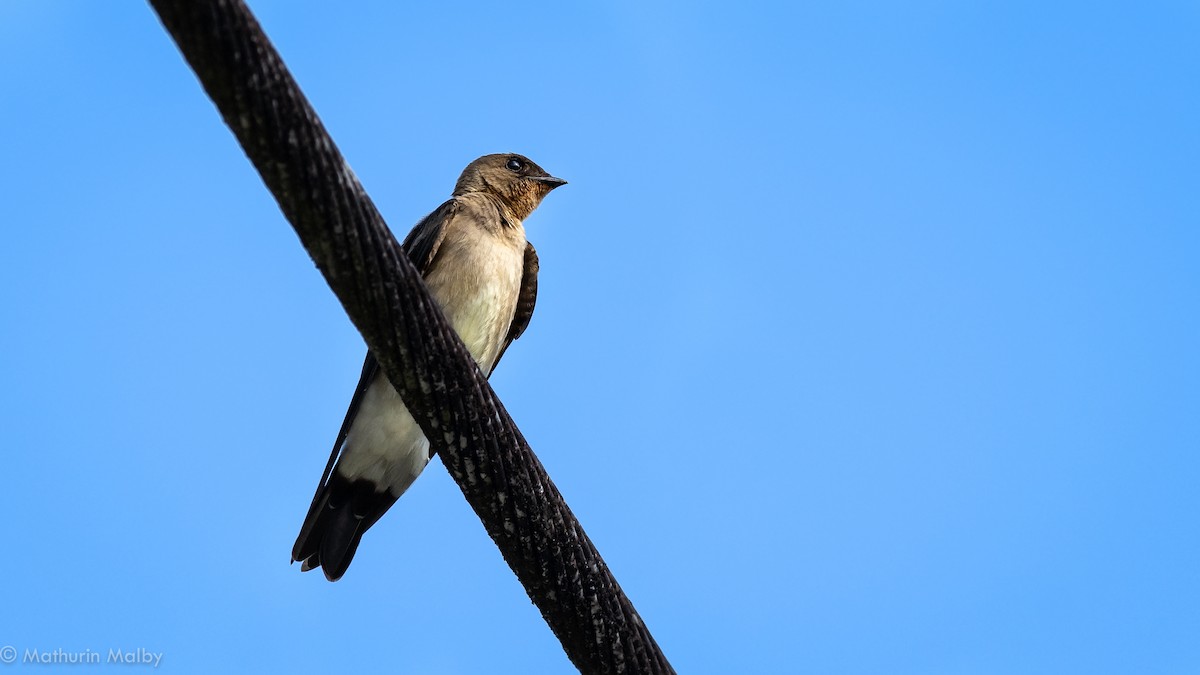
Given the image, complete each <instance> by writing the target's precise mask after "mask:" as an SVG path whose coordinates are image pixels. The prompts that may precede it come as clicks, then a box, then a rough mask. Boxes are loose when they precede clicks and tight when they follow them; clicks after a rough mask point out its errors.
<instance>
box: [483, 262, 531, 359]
mask: <svg viewBox="0 0 1200 675" xmlns="http://www.w3.org/2000/svg"><path fill="white" fill-rule="evenodd" d="M537 276H538V255H537V249H535V248H534V247H533V244H531V243H530V242H528V241H527V242H525V271H524V272H523V273H522V274H521V294H520V295H518V296H517V311H516V312H515V313H513V321H512V325H511V326H509V327H508V335H507V336H505V338H504V346H503V347H501V348H500V353H499V354H497V355H496V361H495V363H493V364H492V369H493V370H495V368H496V364H497V363H500V357H502V356H504V352H506V351H508V346H509V345H511V344H512V342H513V340H516V339H517V338H519V337H521V334H522V333H524V332H525V329H526V328H528V327H529V320H530V319H532V318H533V306H534V305H536V304H537Z"/></svg>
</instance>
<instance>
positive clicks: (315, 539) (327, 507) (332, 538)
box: [292, 471, 396, 581]
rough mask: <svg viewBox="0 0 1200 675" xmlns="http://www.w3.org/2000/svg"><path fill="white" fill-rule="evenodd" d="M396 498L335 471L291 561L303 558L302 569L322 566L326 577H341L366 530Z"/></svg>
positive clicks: (307, 520)
mask: <svg viewBox="0 0 1200 675" xmlns="http://www.w3.org/2000/svg"><path fill="white" fill-rule="evenodd" d="M395 501H396V498H395V497H392V496H391V495H390V494H388V493H387V492H386V491H385V492H378V491H376V489H375V485H374V483H371V482H369V481H361V480H360V481H354V482H350V481H348V480H346V479H345V478H343V477H342V476H341V475H339V474H338V473H337V472H336V471H335V472H333V474H332V475H331V476H330V477H329V482H328V483H326V484H325V485H324V487H322V488H321V490H320V492H318V493H317V496H316V498H315V499H314V500H313V503H312V506H311V507H309V509H308V516H306V517H305V519H304V525H303V526H302V527H301V528H300V536H298V537H296V544H295V546H293V547H292V562H296V561H297V560H299V561H301V563H302V566H301V567H300V571H302V572H307V571H309V570H313V569H316V568H318V567H320V568H321V569H322V570H323V571H324V572H325V578H326V579H328V580H330V581H337V580H338V579H341V578H342V575H343V574H345V573H346V568H348V567H350V561H351V560H353V559H354V552H355V551H356V550H358V542H359V541H361V540H362V536H363V533H364V532H366V531H367V530H368V529H369V528H370V527H371V526H372V525H374V524H375V521H377V520H379V517H380V516H382V515H383V514H384V512H385V511H387V510H388V509H389V508H390V507H391V505H392V504H393V503H395Z"/></svg>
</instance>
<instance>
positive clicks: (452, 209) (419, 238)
mask: <svg viewBox="0 0 1200 675" xmlns="http://www.w3.org/2000/svg"><path fill="white" fill-rule="evenodd" d="M458 211H459V203H458V201H457V200H455V199H450V200H447V201H446V202H444V203H443V204H442V205H441V206H439V207H437V208H436V209H434V210H433V213H430V214H429V215H427V216H425V217H424V218H422V219H421V222H419V223H417V224H416V226H415V227H413V229H412V231H411V232H409V233H408V236H407V237H405V238H404V243H403V244H401V245H400V247H401V248H402V249H404V252H405V253H406V254H408V259H409V261H410V262H412V264H413V266H414V267H416V268H417V272H419V273H420V274H421V276H422V277H423V276H425V275H426V274H428V273H429V270H430V269H431V268H432V267H433V261H434V259H435V258H437V254H438V248H439V247H440V246H441V243H442V239H444V238H445V236H446V223H447V222H449V221H450V220H451V219H452V218H454V216H455V215H457V214H458ZM526 259H528V254H527V255H526ZM535 260H536V256H535ZM530 309H531V310H532V307H531V308H530ZM378 374H379V362H378V361H376V360H375V355H374V354H372V353H371V352H370V350H368V351H367V358H366V360H365V361H364V362H363V369H362V375H361V376H359V378H358V386H357V387H355V389H354V396H353V397H351V398H350V407H349V408H348V409H347V410H346V417H345V419H343V420H342V427H341V429H339V430H338V435H337V440H335V441H334V442H333V450H332V451H331V452H330V453H329V462H328V463H326V464H325V472H324V473H323V474H321V482H320V483H318V484H317V493H316V494H315V495H313V501H312V504H311V505H310V506H309V509H308V517H307V518H306V519H305V527H306V528H307V527H308V524H309V523H312V522H313V520H314V519H313V512H314V510H316V508H317V505H318V502H320V500H321V493H322V491H323V490H324V488H325V486H326V485H327V484H328V483H329V476H330V475H331V474H332V473H333V467H334V466H335V465H336V464H337V459H338V455H339V454H340V453H341V450H342V444H343V443H345V442H346V436H347V435H348V434H349V433H350V425H351V424H353V423H354V417H355V415H357V414H358V408H359V406H360V405H362V400H363V396H365V395H366V393H367V388H368V387H370V386H371V383H372V382H374V381H375V377H376V375H378ZM300 536H301V539H304V536H305V532H301V535H300ZM298 546H299V542H297V547H298ZM298 559H299V558H297V560H298Z"/></svg>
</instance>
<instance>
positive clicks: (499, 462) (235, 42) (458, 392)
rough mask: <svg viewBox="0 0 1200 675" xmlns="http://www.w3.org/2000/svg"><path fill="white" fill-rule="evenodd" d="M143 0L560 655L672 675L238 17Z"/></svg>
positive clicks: (367, 202) (321, 135)
mask: <svg viewBox="0 0 1200 675" xmlns="http://www.w3.org/2000/svg"><path fill="white" fill-rule="evenodd" d="M150 4H151V6H153V8H154V10H155V11H156V12H157V13H158V16H159V18H160V19H161V20H162V22H163V25H164V26H165V27H166V29H167V31H168V32H169V33H170V34H171V37H172V38H174V40H175V42H176V44H177V45H178V46H179V50H180V51H181V52H182V53H183V56H184V58H185V59H186V60H187V62H188V64H189V65H190V66H191V67H192V70H194V71H195V73H196V75H197V77H198V78H199V79H200V83H201V84H202V85H203V87H204V90H205V91H206V92H207V93H208V95H209V97H210V98H211V99H212V100H213V102H214V103H215V104H216V106H217V109H218V110H219V111H220V113H221V115H222V117H224V119H225V123H226V124H227V125H229V128H230V129H231V130H232V131H233V133H234V135H235V136H236V137H237V139H238V142H239V143H241V145H242V148H243V149H244V150H245V152H246V155H247V156H248V157H249V158H250V161H251V162H252V163H253V164H254V167H255V168H256V169H257V170H258V172H259V174H260V175H261V176H262V179H263V182H264V183H266V185H267V188H268V189H269V190H270V191H271V194H272V195H274V197H275V199H276V201H277V202H278V203H279V207H280V209H281V210H282V211H283V213H284V215H285V216H286V217H287V219H288V221H290V222H291V224H292V227H293V228H295V230H296V234H298V235H299V237H300V241H301V243H302V244H303V245H304V248H305V249H306V250H307V251H308V253H309V255H310V256H312V259H313V261H314V262H315V263H316V265H317V268H318V269H320V271H321V273H322V274H323V275H324V276H325V280H326V281H327V282H328V283H329V286H330V288H331V289H333V292H334V293H335V294H336V295H337V297H338V299H339V300H340V301H341V303H342V306H343V307H344V308H345V309H346V313H347V314H348V315H349V316H350V319H351V321H353V322H354V325H355V326H356V327H357V328H358V330H359V331H360V332H361V333H362V335H363V338H364V340H366V343H367V346H368V347H369V348H370V349H371V351H372V352H373V353H374V354H375V356H376V358H377V359H378V360H379V364H380V367H381V368H382V369H383V372H384V373H385V374H387V376H388V379H389V380H391V382H392V384H393V385H394V386H395V387H396V390H397V391H398V392H399V393H400V396H401V398H402V399H403V400H404V403H405V405H406V406H408V409H409V410H410V411H411V412H412V413H413V417H414V418H416V420H417V422H418V423H419V424H420V425H421V428H422V430H424V432H425V435H426V436H427V437H428V438H429V441H430V444H431V445H432V446H433V448H434V449H436V450H437V453H438V455H440V456H441V458H442V462H443V464H445V466H446V468H447V469H448V470H449V471H450V475H451V476H452V477H453V478H454V481H455V482H456V483H457V484H458V486H459V488H460V489H461V490H462V492H463V495H464V496H465V497H466V498H467V501H468V502H469V503H470V504H471V508H473V509H474V510H475V513H476V514H478V516H479V519H480V520H481V521H483V525H484V527H485V528H486V529H487V532H488V534H489V535H490V536H491V537H492V540H493V541H495V543H496V546H497V547H498V548H499V549H500V552H501V554H503V556H504V559H505V560H506V561H507V562H508V564H509V566H510V567H511V568H512V570H513V572H515V573H516V575H517V578H518V579H519V580H520V581H521V584H522V585H523V586H524V587H525V590H526V592H527V593H528V594H529V597H530V598H531V599H532V600H533V602H534V604H535V605H537V607H538V609H539V610H541V612H542V616H543V617H544V618H545V620H546V623H548V624H549V625H550V628H551V630H553V631H554V634H555V635H556V636H557V637H558V639H559V641H560V642H561V643H562V646H563V649H564V650H565V651H566V653H567V656H568V657H569V658H570V659H571V661H572V663H574V664H575V666H576V667H577V668H578V669H579V670H580V671H581V672H584V673H673V672H674V670H673V669H672V668H671V665H670V664H669V663H668V662H667V659H666V657H665V656H664V655H663V653H662V651H661V650H660V649H659V648H658V645H657V644H656V643H655V641H654V638H653V636H651V635H650V631H649V630H648V629H647V628H646V626H645V624H643V623H642V620H641V617H639V616H638V613H637V610H635V609H634V607H633V604H632V603H631V602H630V601H629V598H627V597H626V596H625V593H624V592H623V591H622V590H621V587H620V585H619V584H618V583H617V581H616V579H615V578H614V577H613V575H612V572H611V571H609V569H608V566H607V565H606V564H605V563H604V559H603V558H601V557H600V554H599V553H598V552H597V551H596V548H595V546H593V545H592V542H591V540H590V539H588V536H587V534H586V533H584V531H583V528H582V526H580V524H579V521H577V520H576V519H575V516H574V514H572V513H571V509H570V508H569V507H568V506H567V504H566V502H565V501H564V500H563V497H562V495H561V494H560V493H559V492H558V489H557V488H556V487H555V486H554V483H553V482H552V481H551V480H550V477H549V476H548V475H547V474H546V470H545V469H544V468H543V467H542V464H541V462H539V461H538V459H537V457H536V456H534V454H533V451H532V450H531V449H530V448H529V444H528V443H527V442H526V441H525V438H524V437H523V436H522V435H521V432H520V430H518V429H517V427H516V425H515V424H514V423H513V421H512V418H511V417H509V415H508V412H507V411H506V410H505V409H504V406H503V404H501V402H500V400H499V399H498V398H497V397H496V394H495V392H493V391H492V388H491V386H490V385H489V384H488V382H487V379H486V378H484V377H483V375H482V374H481V373H480V372H479V369H478V368H477V367H476V366H475V364H474V361H472V360H471V358H470V356H469V355H468V353H467V350H466V347H464V346H463V344H462V342H461V341H460V340H459V339H458V337H457V335H455V333H454V332H453V330H452V329H451V328H450V326H449V324H448V323H447V321H446V319H445V317H444V316H443V315H442V312H441V310H440V309H438V307H437V305H436V304H435V303H434V301H433V299H432V298H431V297H430V295H429V293H428V291H427V290H426V289H425V285H424V282H423V281H422V280H421V278H420V276H419V275H418V274H417V271H416V270H415V269H414V268H413V266H412V265H411V264H410V263H409V261H408V259H407V258H406V257H405V256H404V254H403V253H402V251H401V249H400V245H399V242H397V241H396V239H395V237H393V236H392V234H391V231H390V230H389V229H388V228H387V225H386V224H385V223H384V221H383V218H382V217H381V216H380V215H379V212H378V211H377V210H376V208H375V205H374V204H373V203H372V202H371V199H370V197H368V196H367V194H366V192H365V191H364V190H363V188H362V185H360V184H359V182H358V179H357V178H356V177H355V176H354V173H353V172H352V171H351V170H350V168H349V166H348V165H347V164H346V162H345V160H344V159H343V158H342V155H341V153H340V152H338V149H337V147H336V146H335V145H334V143H333V140H332V139H331V138H330V137H329V135H328V134H327V133H326V131H325V129H324V127H323V126H322V125H321V122H320V120H319V119H318V118H317V115H316V113H315V112H314V111H313V109H312V107H311V106H310V105H309V103H308V101H307V99H305V97H304V95H303V94H302V93H301V92H300V89H299V87H298V86H297V85H296V83H295V81H294V80H293V79H292V76H291V74H290V73H288V70H287V68H286V67H285V66H284V64H283V61H282V59H280V57H279V54H278V53H277V52H276V51H275V49H274V47H273V46H272V45H271V43H270V41H269V40H268V39H267V36H266V35H265V34H264V33H263V31H262V29H261V27H260V26H259V25H258V22H257V21H256V20H255V18H254V16H253V15H252V14H251V13H250V10H249V9H248V8H247V7H246V6H245V4H244V3H243V2H241V0H150Z"/></svg>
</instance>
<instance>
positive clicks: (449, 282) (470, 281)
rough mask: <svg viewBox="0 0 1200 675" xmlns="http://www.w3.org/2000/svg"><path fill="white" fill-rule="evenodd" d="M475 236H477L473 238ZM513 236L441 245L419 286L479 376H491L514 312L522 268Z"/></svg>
mask: <svg viewBox="0 0 1200 675" xmlns="http://www.w3.org/2000/svg"><path fill="white" fill-rule="evenodd" d="M477 234H478V233H477ZM505 234H510V235H516V234H518V233H499V234H495V233H486V234H484V235H483V236H482V237H481V238H475V239H472V240H465V239H464V240H459V239H455V240H450V238H449V237H448V240H447V241H445V242H443V244H442V249H441V250H440V251H439V256H438V258H439V259H438V262H437V264H436V265H435V266H434V269H433V270H431V271H430V274H429V276H427V277H426V279H425V283H426V284H427V285H428V286H429V290H430V291H431V292H432V293H433V297H434V299H436V300H437V301H438V303H439V304H440V305H441V307H442V311H443V312H444V313H445V314H446V318H447V319H449V320H450V325H451V326H453V327H454V330H455V331H456V332H457V333H458V336H459V338H461V339H462V341H463V343H464V344H466V346H467V349H468V350H469V351H470V352H471V356H473V357H474V358H475V362H476V363H478V364H479V367H480V369H481V370H483V372H484V373H491V370H492V367H493V366H494V365H495V361H496V357H497V356H498V355H499V353H500V349H501V346H502V345H503V341H504V338H505V336H506V335H507V334H508V330H509V327H510V326H511V325H512V320H513V314H514V313H515V312H516V306H517V297H518V296H519V295H520V290H521V276H522V273H523V271H524V266H525V241H524V236H523V234H522V235H521V236H504V235H505Z"/></svg>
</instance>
